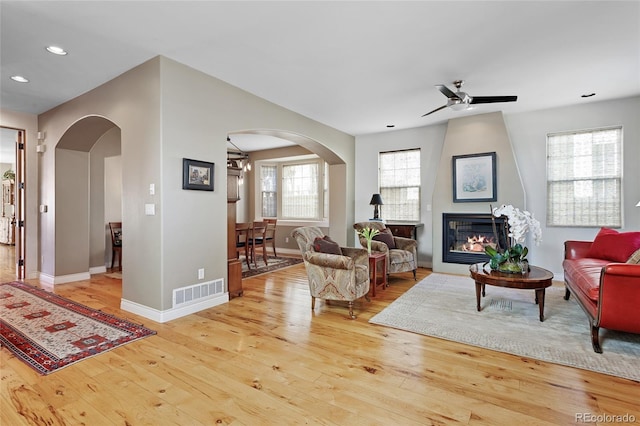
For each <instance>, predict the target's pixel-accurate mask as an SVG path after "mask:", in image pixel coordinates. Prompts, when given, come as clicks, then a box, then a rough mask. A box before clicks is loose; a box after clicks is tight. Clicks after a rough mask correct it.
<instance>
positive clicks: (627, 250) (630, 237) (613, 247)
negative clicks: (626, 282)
mask: <svg viewBox="0 0 640 426" xmlns="http://www.w3.org/2000/svg"><path fill="white" fill-rule="evenodd" d="M638 249H640V232H618V231H616V230H614V229H609V228H602V229H600V232H598V235H596V238H595V239H594V240H593V243H592V244H591V248H590V249H589V254H588V256H589V257H592V258H595V259H606V260H610V261H612V262H620V263H624V262H627V261H628V260H629V257H630V256H631V255H632V254H633V253H634V252H635V251H636V250H638Z"/></svg>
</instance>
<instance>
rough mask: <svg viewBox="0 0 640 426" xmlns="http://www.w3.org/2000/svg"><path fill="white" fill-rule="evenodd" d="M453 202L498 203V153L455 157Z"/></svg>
mask: <svg viewBox="0 0 640 426" xmlns="http://www.w3.org/2000/svg"><path fill="white" fill-rule="evenodd" d="M452 168H453V202H454V203H472V202H485V201H496V200H497V198H498V192H497V185H496V153H495V152H485V153H482V154H469V155H456V156H454V157H453V164H452Z"/></svg>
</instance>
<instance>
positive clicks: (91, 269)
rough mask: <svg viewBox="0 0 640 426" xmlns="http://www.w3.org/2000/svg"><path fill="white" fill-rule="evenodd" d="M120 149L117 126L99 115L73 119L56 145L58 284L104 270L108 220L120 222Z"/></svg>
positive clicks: (108, 249) (107, 252)
mask: <svg viewBox="0 0 640 426" xmlns="http://www.w3.org/2000/svg"><path fill="white" fill-rule="evenodd" d="M120 145H121V135H120V128H119V127H118V126H117V125H116V124H115V123H113V122H112V121H110V120H108V119H107V118H104V117H100V116H87V117H84V118H82V119H80V120H78V121H76V122H75V123H74V124H73V125H71V126H70V127H69V128H68V129H67V130H66V131H65V133H64V134H63V135H62V137H61V138H60V140H59V142H58V144H57V145H56V153H55V154H56V156H55V185H56V191H55V194H56V195H55V198H56V200H55V206H56V208H55V235H56V240H55V277H56V278H55V282H56V284H57V283H62V282H70V281H77V280H82V279H87V278H89V276H90V275H91V274H92V273H101V272H105V270H106V265H107V263H108V262H109V261H110V256H111V249H110V241H111V240H110V237H109V238H107V236H108V235H109V234H108V233H107V232H108V222H110V221H111V222H115V221H122V204H121V198H122V179H121V172H120V170H121V166H119V161H118V159H119V158H120V156H121V146H120ZM125 256H126V251H125Z"/></svg>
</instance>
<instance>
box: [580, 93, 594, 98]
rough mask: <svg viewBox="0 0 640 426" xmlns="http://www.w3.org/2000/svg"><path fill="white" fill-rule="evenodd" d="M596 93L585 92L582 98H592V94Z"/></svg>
mask: <svg viewBox="0 0 640 426" xmlns="http://www.w3.org/2000/svg"><path fill="white" fill-rule="evenodd" d="M595 95H596V94H595V93H585V94H584V95H580V97H581V98H590V97H592V96H595Z"/></svg>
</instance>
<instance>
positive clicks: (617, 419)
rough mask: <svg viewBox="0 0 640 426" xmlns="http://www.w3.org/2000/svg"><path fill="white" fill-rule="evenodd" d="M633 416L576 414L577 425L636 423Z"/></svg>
mask: <svg viewBox="0 0 640 426" xmlns="http://www.w3.org/2000/svg"><path fill="white" fill-rule="evenodd" d="M635 422H636V416H634V415H633V414H628V413H627V414H593V413H576V423H635Z"/></svg>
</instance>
